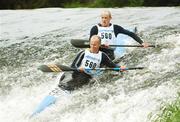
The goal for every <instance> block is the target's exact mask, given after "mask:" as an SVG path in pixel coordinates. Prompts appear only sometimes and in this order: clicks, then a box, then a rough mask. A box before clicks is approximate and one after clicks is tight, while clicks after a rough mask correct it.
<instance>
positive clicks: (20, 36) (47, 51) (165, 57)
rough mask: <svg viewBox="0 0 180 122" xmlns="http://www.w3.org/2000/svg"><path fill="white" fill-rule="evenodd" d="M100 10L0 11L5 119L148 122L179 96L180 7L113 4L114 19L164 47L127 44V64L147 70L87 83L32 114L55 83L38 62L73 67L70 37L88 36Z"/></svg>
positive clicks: (1, 115)
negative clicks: (135, 28)
mask: <svg viewBox="0 0 180 122" xmlns="http://www.w3.org/2000/svg"><path fill="white" fill-rule="evenodd" d="M101 10H102V9H88V8H78V9H61V8H47V9H36V10H1V11H0V47H1V49H2V50H1V62H0V63H1V65H0V66H1V67H2V69H0V78H1V79H0V88H1V91H0V93H1V95H0V121H4V122H14V121H16V122H24V121H32V122H56V121H57V122H59V121H63V122H64V121H65V122H66V121H68V122H74V121H77V122H102V121H103V122H119V121H121V122H146V121H150V120H149V119H148V116H149V115H150V114H151V113H152V115H154V114H155V113H156V112H158V110H159V107H160V105H161V104H162V102H166V101H172V100H173V99H174V98H175V97H176V96H177V92H178V91H180V77H179V75H178V74H180V70H179V69H180V21H179V20H180V8H178V7H177V8H173V7H172V8H168V7H166V8H120V9H110V11H111V12H112V16H113V20H112V22H113V23H116V24H119V25H122V26H123V27H125V28H129V27H134V26H137V27H138V28H139V30H141V31H143V37H142V38H143V39H144V40H146V41H147V42H149V43H152V44H159V45H160V46H161V47H160V48H157V49H154V48H148V49H139V48H130V49H128V53H130V54H132V55H130V56H129V57H127V59H126V60H125V61H123V62H122V64H126V65H132V66H133V65H137V66H145V67H147V69H145V70H141V71H129V72H126V73H125V74H124V77H123V78H119V79H118V80H115V81H112V82H111V83H109V82H107V81H100V82H101V83H100V84H99V85H98V84H97V85H94V86H92V87H89V86H85V87H84V88H82V89H81V90H79V91H76V92H75V93H73V94H72V95H70V96H67V97H63V98H62V99H60V100H59V101H58V102H57V103H56V104H55V105H53V106H51V107H49V108H48V109H47V110H45V111H44V112H42V113H41V114H39V115H38V116H37V117H35V118H31V119H29V118H28V117H29V115H30V114H31V113H32V111H33V110H34V108H35V107H36V106H37V104H38V103H39V102H40V101H41V100H42V99H43V98H44V96H46V95H47V94H48V93H49V92H50V91H51V90H52V89H53V88H54V87H55V86H56V85H57V83H58V81H57V80H56V76H57V74H47V73H42V72H40V71H38V70H37V67H38V66H39V65H41V64H47V63H52V62H61V63H63V64H69V63H70V62H71V61H72V60H73V58H74V56H75V53H74V54H71V53H72V52H73V51H70V48H73V47H71V45H70V43H69V41H70V39H71V38H82V39H83V38H88V36H89V30H90V28H91V26H93V25H94V24H96V23H97V22H99V19H100V18H99V13H100V12H101ZM57 35H58V36H57ZM132 42H133V41H132ZM133 43H135V41H134V42H133ZM46 45H47V46H46ZM59 47H65V48H67V49H66V52H65V51H64V50H65V49H64V48H60V49H59ZM68 47H69V48H68ZM21 51H23V53H22V52H21ZM59 51H62V53H61V52H59ZM63 51H64V52H63ZM31 52H33V53H32V54H31ZM25 54H26V55H25ZM136 58H138V59H137V60H135V59H136ZM67 59H70V60H69V61H67ZM4 62H5V63H4ZM15 64H17V65H15ZM21 64H22V65H21ZM4 65H5V66H4ZM104 82H107V83H104Z"/></svg>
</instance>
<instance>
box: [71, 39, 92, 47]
mask: <svg viewBox="0 0 180 122" xmlns="http://www.w3.org/2000/svg"><path fill="white" fill-rule="evenodd" d="M71 44H72V45H73V46H74V47H77V48H89V47H90V46H89V40H88V39H71Z"/></svg>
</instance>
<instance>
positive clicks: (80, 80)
mask: <svg viewBox="0 0 180 122" xmlns="http://www.w3.org/2000/svg"><path fill="white" fill-rule="evenodd" d="M100 45H101V38H100V37H99V36H97V35H93V36H92V37H91V39H90V48H89V49H86V50H83V51H80V52H79V54H78V55H77V56H76V58H75V59H74V61H73V63H72V65H71V67H72V68H77V69H78V70H77V71H74V72H73V73H72V74H71V73H68V72H65V74H64V75H63V76H62V77H61V79H60V82H59V87H61V88H62V89H64V90H70V91H71V90H74V89H75V88H79V87H82V86H83V85H85V84H88V83H89V81H90V79H91V78H92V77H93V76H92V75H94V74H92V72H88V71H87V70H86V69H87V68H90V69H94V68H100V67H103V66H107V67H112V68H114V67H120V68H122V69H125V66H119V65H117V64H115V63H113V62H112V60H111V59H110V58H109V57H108V56H107V54H106V53H104V52H102V51H100V50H99V48H100ZM89 71H91V70H89Z"/></svg>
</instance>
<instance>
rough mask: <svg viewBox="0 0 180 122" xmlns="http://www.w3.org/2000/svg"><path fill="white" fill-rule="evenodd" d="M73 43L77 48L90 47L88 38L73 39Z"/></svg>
mask: <svg viewBox="0 0 180 122" xmlns="http://www.w3.org/2000/svg"><path fill="white" fill-rule="evenodd" d="M71 44H72V45H73V46H74V47H77V48H88V47H89V40H88V39H71ZM109 46H110V47H143V45H109ZM149 47H155V45H149Z"/></svg>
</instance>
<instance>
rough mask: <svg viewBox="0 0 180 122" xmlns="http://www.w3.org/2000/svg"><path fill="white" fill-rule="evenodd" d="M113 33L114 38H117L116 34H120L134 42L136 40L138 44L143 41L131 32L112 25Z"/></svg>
mask: <svg viewBox="0 0 180 122" xmlns="http://www.w3.org/2000/svg"><path fill="white" fill-rule="evenodd" d="M114 33H115V36H116V37H117V35H118V34H120V33H122V34H125V35H128V36H130V37H132V38H133V39H134V40H136V41H137V42H138V43H139V44H142V43H143V41H142V40H141V39H140V38H139V37H138V36H137V35H136V34H135V33H133V32H131V31H129V30H126V29H124V28H123V27H121V26H119V25H114Z"/></svg>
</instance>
